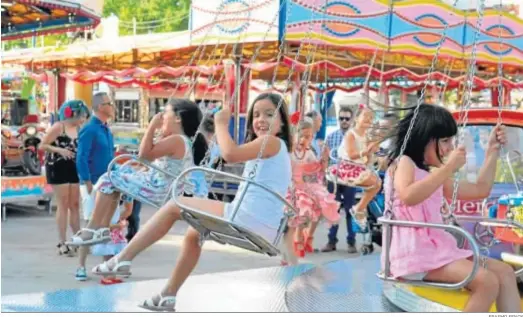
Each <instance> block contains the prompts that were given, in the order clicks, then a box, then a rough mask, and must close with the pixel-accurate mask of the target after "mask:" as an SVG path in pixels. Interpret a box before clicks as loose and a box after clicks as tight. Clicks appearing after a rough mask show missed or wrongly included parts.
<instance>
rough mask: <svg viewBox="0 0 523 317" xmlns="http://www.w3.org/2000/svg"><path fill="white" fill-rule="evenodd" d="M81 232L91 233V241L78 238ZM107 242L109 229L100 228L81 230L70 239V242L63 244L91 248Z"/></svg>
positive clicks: (109, 236)
mask: <svg viewBox="0 0 523 317" xmlns="http://www.w3.org/2000/svg"><path fill="white" fill-rule="evenodd" d="M83 231H87V232H91V233H92V234H93V236H92V237H91V239H88V240H84V239H82V238H81V237H80V236H81V235H82V232H83ZM109 240H111V231H109V228H100V229H95V230H93V229H89V228H82V229H80V231H78V232H77V233H76V234H75V235H74V236H73V237H72V238H71V241H67V242H65V245H68V246H69V245H70V246H75V247H80V246H91V245H95V244H100V243H105V242H107V241H109Z"/></svg>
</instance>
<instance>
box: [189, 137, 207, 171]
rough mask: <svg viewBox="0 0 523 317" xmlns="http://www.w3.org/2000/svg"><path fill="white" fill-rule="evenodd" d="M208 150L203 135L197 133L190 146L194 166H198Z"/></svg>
mask: <svg viewBox="0 0 523 317" xmlns="http://www.w3.org/2000/svg"><path fill="white" fill-rule="evenodd" d="M208 149H209V145H208V144H207V140H205V137H204V136H203V134H201V133H199V132H198V133H197V134H196V138H195V139H194V142H193V145H192V154H193V160H194V164H195V165H196V166H198V165H200V163H201V161H202V160H203V158H204V157H205V154H206V153H207V150H208Z"/></svg>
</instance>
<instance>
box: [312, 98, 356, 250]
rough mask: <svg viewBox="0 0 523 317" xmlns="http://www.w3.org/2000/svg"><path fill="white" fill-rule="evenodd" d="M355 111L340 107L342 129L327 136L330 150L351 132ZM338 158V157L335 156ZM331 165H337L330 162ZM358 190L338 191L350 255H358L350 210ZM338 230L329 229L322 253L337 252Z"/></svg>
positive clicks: (330, 189)
mask: <svg viewBox="0 0 523 317" xmlns="http://www.w3.org/2000/svg"><path fill="white" fill-rule="evenodd" d="M352 114H353V111H352V109H351V107H350V106H346V105H343V106H340V110H339V113H338V121H339V124H340V128H339V129H338V130H336V131H334V132H332V133H331V134H329V136H327V141H326V143H327V146H328V147H329V148H330V149H337V148H339V147H340V144H341V142H342V141H343V138H344V136H345V133H346V132H347V131H348V130H349V127H350V123H351V119H352ZM335 156H337V155H335ZM330 163H331V165H332V164H335V163H334V162H330ZM327 186H328V189H329V192H330V193H333V192H334V188H335V186H334V184H333V183H332V182H328V183H327ZM355 196H356V189H355V188H353V187H347V186H342V185H337V190H336V200H337V201H339V202H341V206H342V207H343V208H344V209H345V217H346V222H347V223H346V225H347V245H348V247H347V251H348V252H349V253H356V252H358V250H357V249H356V233H355V232H354V231H353V229H352V215H351V214H350V212H349V210H350V209H351V208H352V206H353V205H354V203H355V200H356V197H355ZM340 210H341V207H340ZM338 228H339V225H333V226H331V228H330V229H329V235H328V239H329V240H328V242H327V245H326V246H325V247H324V248H323V249H321V252H332V251H335V250H336V243H338V237H337V235H338Z"/></svg>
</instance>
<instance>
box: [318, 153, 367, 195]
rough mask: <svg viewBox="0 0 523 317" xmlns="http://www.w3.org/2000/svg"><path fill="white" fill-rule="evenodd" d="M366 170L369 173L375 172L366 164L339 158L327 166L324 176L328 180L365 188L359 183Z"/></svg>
mask: <svg viewBox="0 0 523 317" xmlns="http://www.w3.org/2000/svg"><path fill="white" fill-rule="evenodd" d="M367 171H368V172H370V173H375V172H374V171H373V170H371V169H369V168H368V167H367V166H366V165H363V164H358V163H354V162H351V161H346V160H340V161H339V162H338V163H337V164H336V165H332V166H329V167H328V168H327V174H326V178H327V180H328V181H331V182H334V183H337V184H339V185H344V186H349V187H359V188H363V189H365V188H366V187H363V186H361V185H360V184H361V183H362V182H363V180H364V178H365V177H366V176H365V175H366V172H367Z"/></svg>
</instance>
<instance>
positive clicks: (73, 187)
mask: <svg viewBox="0 0 523 317" xmlns="http://www.w3.org/2000/svg"><path fill="white" fill-rule="evenodd" d="M69 227H71V230H72V231H73V234H75V233H77V232H78V231H79V230H80V185H78V184H70V185H69Z"/></svg>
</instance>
